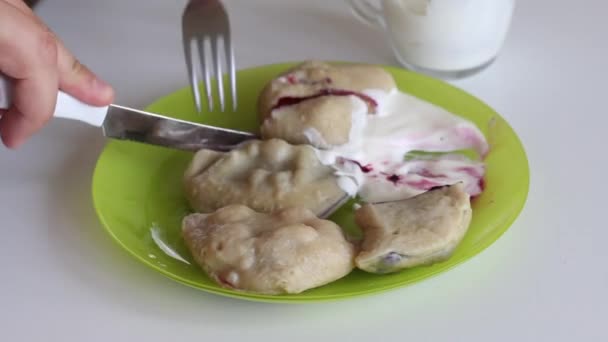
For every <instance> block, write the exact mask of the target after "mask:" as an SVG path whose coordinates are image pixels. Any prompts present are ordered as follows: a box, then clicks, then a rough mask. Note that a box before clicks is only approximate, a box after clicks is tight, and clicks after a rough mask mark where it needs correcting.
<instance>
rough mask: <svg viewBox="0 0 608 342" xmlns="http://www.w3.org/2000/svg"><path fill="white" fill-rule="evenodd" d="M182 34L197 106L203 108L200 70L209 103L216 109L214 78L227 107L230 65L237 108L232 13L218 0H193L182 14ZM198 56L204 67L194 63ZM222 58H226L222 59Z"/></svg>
mask: <svg viewBox="0 0 608 342" xmlns="http://www.w3.org/2000/svg"><path fill="white" fill-rule="evenodd" d="M182 38H183V45H184V57H185V59H186V66H187V68H188V76H189V80H190V86H191V87H192V95H193V97H194V102H195V104H196V109H197V110H198V111H199V112H201V95H200V92H199V86H198V85H199V83H200V76H199V72H200V74H202V79H203V87H204V91H205V94H206V96H207V107H208V109H209V111H210V112H211V111H213V87H212V85H211V83H212V78H213V77H214V78H215V81H216V87H215V88H216V93H217V96H218V99H219V102H220V109H221V111H222V112H224V110H225V102H226V101H225V96H224V79H223V74H224V72H223V71H224V70H225V69H228V70H227V71H228V77H229V79H230V96H231V98H232V111H236V107H237V95H236V75H235V73H236V71H235V69H236V68H235V63H234V50H233V48H232V40H231V39H230V23H229V20H228V14H227V12H226V10H225V9H224V6H223V5H222V3H221V2H220V1H218V0H190V2H189V3H188V5H187V6H186V8H185V10H184V14H183V16H182ZM196 58H198V61H199V64H200V67H199V68H196V67H194V66H195V65H196V64H195V63H193V60H195V59H196ZM222 61H224V62H223V63H222Z"/></svg>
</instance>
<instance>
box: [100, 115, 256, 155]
mask: <svg viewBox="0 0 608 342" xmlns="http://www.w3.org/2000/svg"><path fill="white" fill-rule="evenodd" d="M101 127H102V130H103V134H104V135H105V136H106V137H108V138H113V139H119V140H129V141H135V142H140V143H145V144H151V145H157V146H163V147H168V148H174V149H180V150H186V151H197V150H200V149H203V148H205V149H211V150H216V151H223V152H225V151H229V150H231V149H234V148H235V147H237V146H238V145H240V144H241V143H243V142H246V141H249V140H252V139H257V136H256V135H254V134H252V133H248V132H241V131H237V130H233V129H227V128H220V127H214V126H208V125H203V124H199V123H194V122H189V121H184V120H179V119H175V118H170V117H166V116H162V115H158V114H153V113H148V112H144V111H141V110H136V109H132V108H128V107H123V106H119V105H110V106H109V107H108V111H107V113H106V116H105V119H104V121H103V123H102V125H101Z"/></svg>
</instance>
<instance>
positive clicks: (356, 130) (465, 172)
mask: <svg viewBox="0 0 608 342" xmlns="http://www.w3.org/2000/svg"><path fill="white" fill-rule="evenodd" d="M364 93H365V95H367V96H370V97H372V98H373V99H374V100H375V101H376V102H377V103H378V106H377V109H376V113H374V114H368V113H367V112H368V110H367V104H366V103H365V102H364V101H362V100H361V99H360V98H359V97H357V96H350V99H351V101H352V104H353V106H352V107H353V111H352V124H351V131H350V136H349V142H348V143H347V144H344V145H340V146H335V147H332V148H330V149H325V150H321V149H317V150H316V151H317V155H318V157H319V159H320V160H321V162H322V163H324V164H326V165H331V166H332V167H334V168H335V170H336V175H337V176H338V184H339V185H340V187H341V188H342V189H343V190H344V191H345V192H347V193H348V194H349V195H351V196H355V195H356V194H358V195H359V196H360V197H361V199H362V200H363V201H366V202H384V201H393V200H400V199H405V198H409V197H412V196H415V195H418V194H420V193H423V192H425V191H427V190H429V189H431V188H433V187H437V186H442V185H449V184H455V183H458V182H463V183H464V186H465V189H466V191H467V192H468V193H469V194H470V195H471V196H475V195H478V194H480V193H481V191H482V190H483V189H482V188H483V176H484V172H485V168H484V164H483V162H480V161H475V160H471V159H468V158H466V157H465V156H463V155H461V154H446V155H440V156H424V157H416V158H414V159H406V158H405V156H406V154H408V153H409V152H412V151H424V152H454V151H459V150H468V149H472V150H474V151H476V152H477V154H478V155H479V156H481V157H484V156H485V155H486V154H487V153H488V149H489V148H488V144H487V142H486V139H485V137H484V135H483V134H482V133H481V131H480V130H479V129H478V128H477V126H475V124H473V123H472V122H470V121H468V120H466V119H463V118H461V117H459V116H457V115H454V114H452V113H450V112H448V111H446V110H445V109H443V108H441V107H439V106H436V105H433V104H431V103H428V102H426V101H423V100H421V99H419V98H416V97H415V96H412V95H409V94H407V93H403V92H400V91H398V90H397V89H394V90H392V91H391V92H389V93H387V92H384V91H381V90H367V91H365V92H364ZM306 136H307V137H308V139H309V140H310V142H311V143H316V144H317V145H322V144H319V143H322V141H319V140H318V139H322V137H321V136H320V134H318V132H313V131H307V132H306Z"/></svg>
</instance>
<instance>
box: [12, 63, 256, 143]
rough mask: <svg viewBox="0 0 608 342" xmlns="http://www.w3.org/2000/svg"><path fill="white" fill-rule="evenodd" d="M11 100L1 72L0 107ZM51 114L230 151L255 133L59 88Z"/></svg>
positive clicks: (140, 138)
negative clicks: (89, 100) (94, 101)
mask: <svg viewBox="0 0 608 342" xmlns="http://www.w3.org/2000/svg"><path fill="white" fill-rule="evenodd" d="M11 100H12V82H11V80H10V79H9V78H8V77H6V76H4V75H2V74H0V109H8V108H9V107H10V105H11ZM53 115H54V117H57V118H65V119H73V120H78V121H83V122H86V123H88V124H90V125H93V126H97V127H101V128H102V132H103V135H104V136H106V137H108V138H112V139H119V140H129V141H135V142H139V143H144V144H150V145H156V146H162V147H168V148H174V149H180V150H186V151H196V150H199V149H202V148H205V149H211V150H216V151H229V150H231V149H233V148H235V147H237V146H238V145H239V144H241V143H243V142H246V141H248V140H252V139H257V138H258V137H257V136H256V135H255V134H252V133H248V132H241V131H236V130H232V129H227V128H220V127H214V126H208V125H203V124H198V123H194V122H189V121H184V120H179V119H174V118H170V117H166V116H162V115H158V114H154V113H149V112H144V111H141V110H137V109H133V108H128V107H123V106H119V105H114V104H112V105H109V106H105V107H94V106H90V105H87V104H85V103H82V102H80V101H79V100H77V99H75V98H74V97H72V96H70V95H68V94H66V93H64V92H62V91H59V93H58V95H57V104H56V106H55V112H54V114H53Z"/></svg>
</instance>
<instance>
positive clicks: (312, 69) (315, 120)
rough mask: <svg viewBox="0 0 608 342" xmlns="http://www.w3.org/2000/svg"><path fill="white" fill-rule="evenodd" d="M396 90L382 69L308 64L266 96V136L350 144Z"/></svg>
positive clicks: (296, 141)
mask: <svg viewBox="0 0 608 342" xmlns="http://www.w3.org/2000/svg"><path fill="white" fill-rule="evenodd" d="M395 88H396V85H395V81H394V79H393V78H392V76H391V75H390V74H389V73H388V72H387V71H385V70H384V69H382V68H381V67H378V66H373V65H364V64H329V63H324V62H319V61H308V62H305V63H302V64H300V65H298V66H296V67H295V68H293V69H290V70H288V71H287V72H285V73H284V74H282V75H280V76H279V77H277V78H275V79H274V80H272V81H270V82H269V83H268V84H267V85H266V87H265V88H264V89H263V91H262V93H261V94H260V98H259V111H260V117H261V120H262V127H261V133H262V137H264V138H281V139H285V140H287V141H289V142H290V143H293V144H311V145H313V146H315V147H318V148H331V147H332V146H338V145H342V144H346V143H348V142H349V139H350V138H351V135H354V134H355V135H356V134H359V132H357V130H358V129H361V128H362V127H363V125H364V120H365V119H366V115H367V114H370V113H375V112H376V109H377V107H378V102H379V101H380V100H381V98H382V97H384V96H386V95H388V93H389V92H390V91H392V90H394V89H395Z"/></svg>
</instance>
